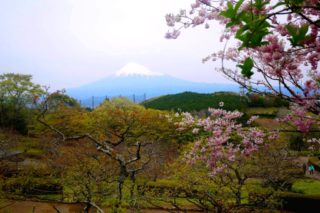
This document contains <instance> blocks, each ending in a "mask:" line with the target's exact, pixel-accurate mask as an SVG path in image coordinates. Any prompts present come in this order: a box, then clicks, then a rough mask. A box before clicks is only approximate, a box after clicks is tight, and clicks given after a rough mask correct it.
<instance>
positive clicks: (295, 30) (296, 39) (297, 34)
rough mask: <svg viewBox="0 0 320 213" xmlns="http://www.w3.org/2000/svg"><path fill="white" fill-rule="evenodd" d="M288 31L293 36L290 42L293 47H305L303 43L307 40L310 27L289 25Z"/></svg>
mask: <svg viewBox="0 0 320 213" xmlns="http://www.w3.org/2000/svg"><path fill="white" fill-rule="evenodd" d="M286 29H287V30H288V33H289V35H290V36H291V38H290V39H289V40H290V42H291V44H292V46H303V41H304V40H305V39H306V38H307V33H308V30H309V25H307V24H305V25H302V26H301V27H300V28H299V27H297V26H294V25H290V24H288V25H287V26H286Z"/></svg>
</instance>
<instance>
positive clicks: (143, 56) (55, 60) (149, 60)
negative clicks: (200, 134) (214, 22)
mask: <svg viewBox="0 0 320 213" xmlns="http://www.w3.org/2000/svg"><path fill="white" fill-rule="evenodd" d="M193 1H194V0H121V1H116V0H0V29H1V33H0V47H1V48H0V58H1V59H0V73H6V72H19V73H28V74H32V75H33V76H34V79H35V80H36V81H37V82H38V83H41V84H45V85H50V86H51V87H52V88H55V89H58V88H69V87H74V86H78V85H83V84H86V83H89V82H92V81H95V80H97V79H99V78H102V77H106V76H108V75H110V74H111V73H114V72H116V71H117V70H120V69H121V68H122V67H123V66H125V65H126V64H127V63H129V62H135V63H138V64H141V65H143V66H146V67H148V68H149V69H150V70H152V71H153V72H161V73H165V74H169V75H172V76H176V77H179V78H182V79H188V80H193V81H201V82H220V83H221V82H227V80H226V79H225V78H224V77H222V76H221V75H220V74H218V73H216V72H215V71H214V67H215V66H219V64H218V63H217V64H214V63H207V64H202V62H201V59H202V58H204V57H205V56H207V55H208V54H210V53H211V52H213V51H215V50H218V49H219V48H221V46H222V45H221V44H220V43H219V35H220V32H221V31H222V29H221V28H219V26H217V27H212V28H211V29H210V30H205V29H203V27H199V28H196V29H188V30H187V31H185V32H184V33H182V35H181V37H180V38H179V39H177V40H166V39H165V38H164V34H165V32H166V31H167V30H168V27H167V26H166V23H165V19H164V16H165V14H166V13H170V12H173V13H176V12H178V11H179V9H180V8H185V9H186V8H189V5H190V4H191V3H192V2H193Z"/></svg>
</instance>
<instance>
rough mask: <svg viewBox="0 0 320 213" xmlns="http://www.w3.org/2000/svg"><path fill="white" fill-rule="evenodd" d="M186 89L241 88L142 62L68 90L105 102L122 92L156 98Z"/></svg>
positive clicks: (74, 94)
mask: <svg viewBox="0 0 320 213" xmlns="http://www.w3.org/2000/svg"><path fill="white" fill-rule="evenodd" d="M185 91H190V92H200V93H213V92H217V91H233V92H237V91H239V87H238V86H237V85H234V84H209V83H198V82H192V81H186V80H182V79H178V78H175V77H172V76H169V75H165V74H162V73H158V72H152V71H150V70H149V69H148V68H146V67H144V66H142V65H140V64H136V63H129V64H127V65H125V66H124V67H123V68H122V69H120V70H119V71H117V72H116V73H114V74H113V75H111V76H109V77H106V78H104V79H101V80H99V81H96V82H93V83H90V84H87V85H84V86H80V87H77V88H70V89H67V94H68V95H70V96H72V97H74V98H76V99H80V100H84V99H88V98H90V97H92V96H95V97H103V98H102V100H101V101H103V99H104V98H105V97H109V98H110V97H114V96H119V95H121V96H127V97H132V96H133V95H136V96H137V97H138V96H142V95H143V96H144V98H145V97H147V98H152V97H156V96H160V95H166V94H175V93H180V92H185ZM137 101H139V100H137ZM140 101H141V100H140ZM98 102H100V101H98Z"/></svg>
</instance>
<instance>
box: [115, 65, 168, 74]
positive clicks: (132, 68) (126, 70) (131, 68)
mask: <svg viewBox="0 0 320 213" xmlns="http://www.w3.org/2000/svg"><path fill="white" fill-rule="evenodd" d="M133 75H141V76H162V75H163V74H162V73H159V72H152V71H151V70H149V69H148V68H147V67H145V66H143V65H141V64H137V63H133V62H131V63H128V64H127V65H125V66H124V67H123V68H122V69H120V70H119V71H118V72H116V73H115V76H117V77H119V76H133Z"/></svg>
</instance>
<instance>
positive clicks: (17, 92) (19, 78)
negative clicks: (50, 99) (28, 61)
mask: <svg viewBox="0 0 320 213" xmlns="http://www.w3.org/2000/svg"><path fill="white" fill-rule="evenodd" d="M43 94H44V90H43V89H42V87H41V86H40V85H38V84H35V83H33V82H32V77H31V76H30V75H23V74H14V73H6V74H2V75H0V127H2V128H4V127H6V128H8V127H9V128H13V129H15V130H17V131H19V132H20V133H24V134H25V133H27V124H28V114H29V113H28V112H29V111H30V109H31V107H32V105H33V104H34V103H35V102H37V101H38V99H39V97H40V96H41V95H43Z"/></svg>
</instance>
